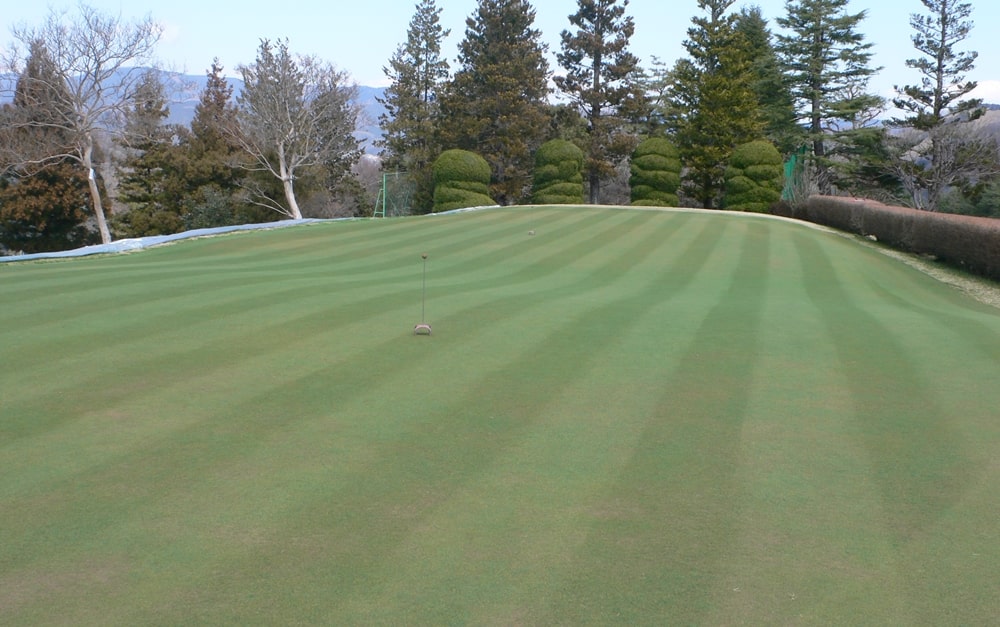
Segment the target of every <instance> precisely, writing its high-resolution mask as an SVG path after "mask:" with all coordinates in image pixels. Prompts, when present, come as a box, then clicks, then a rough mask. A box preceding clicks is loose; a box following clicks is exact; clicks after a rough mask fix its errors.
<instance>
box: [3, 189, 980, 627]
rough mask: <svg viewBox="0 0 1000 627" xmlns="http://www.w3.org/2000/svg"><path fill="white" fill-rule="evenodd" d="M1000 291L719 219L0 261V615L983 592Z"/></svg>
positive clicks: (516, 614) (587, 612) (522, 617)
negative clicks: (969, 292)
mask: <svg viewBox="0 0 1000 627" xmlns="http://www.w3.org/2000/svg"><path fill="white" fill-rule="evenodd" d="M529 232H533V233H531V234H529ZM422 253H427V254H428V259H427V266H426V268H427V275H426V303H425V305H426V321H427V322H428V323H429V324H431V325H432V327H433V334H432V335H429V336H428V335H414V334H413V327H414V325H415V324H417V323H418V322H421V305H422V303H421V288H422V269H423V261H422V259H421V254H422ZM998 313H1000V312H998V310H996V309H993V308H991V307H988V306H986V305H982V304H980V303H978V302H976V301H974V300H971V299H969V298H967V297H966V296H964V295H963V294H961V293H960V292H958V291H957V290H955V289H954V288H951V287H948V286H946V285H943V284H941V283H939V282H937V281H936V280H934V279H931V278H929V277H927V276H926V275H924V274H922V273H920V272H918V271H916V270H914V269H912V268H910V267H909V266H907V265H905V264H903V263H901V262H900V261H897V260H894V259H891V258H889V257H886V256H884V255H881V254H880V253H878V252H877V251H874V250H872V249H871V248H868V247H865V246H861V245H859V244H858V243H856V242H854V241H852V240H850V239H848V238H844V237H840V236H838V235H835V234H831V233H828V232H823V231H818V230H814V229H811V228H808V227H806V226H803V225H800V224H794V223H790V222H786V221H779V220H773V219H767V218H764V217H759V216H747V215H729V214H724V213H696V212H661V211H644V210H624V209H609V208H595V207H589V208H579V207H559V208H555V207H523V208H505V209H496V210H484V211H478V212H470V213H462V214H454V215H445V216H428V217H421V218H407V219H395V220H378V221H357V222H338V223H323V224H316V225H310V226H303V227H295V228H288V229H279V230H275V231H269V232H253V233H239V234H234V235H229V236H224V237H217V238H207V239H200V240H193V241H186V242H182V243H178V244H174V245H170V246H164V247H161V248H156V249H152V250H149V251H145V252H141V253H136V254H130V255H124V256H115V257H100V258H85V259H78V260H71V261H59V262H46V263H26V264H7V265H3V266H0V351H2V353H0V468H2V469H3V473H2V474H0V623H4V624H33V623H43V624H51V623H72V624H100V625H109V624H121V625H133V624H145V623H156V624H182V623H183V624H193V623H194V624H220V623H228V624H294V623H300V624H301V623H310V624H315V623H327V624H402V623H406V624H539V625H549V624H572V625H578V624H656V625H662V624H692V623H696V624H739V623H745V624H844V623H853V624H857V623H865V624H987V623H990V622H993V621H995V619H996V617H997V616H1000V596H998V595H997V589H996V573H997V572H998V570H1000V517H998V516H997V512H998V511H1000V491H998V490H997V485H1000V461H998V460H1000V421H998V420H997V415H998V409H997V408H998V407H1000V385H998V384H997V381H1000V315H998Z"/></svg>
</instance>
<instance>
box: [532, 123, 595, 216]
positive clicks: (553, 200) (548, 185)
mask: <svg viewBox="0 0 1000 627" xmlns="http://www.w3.org/2000/svg"><path fill="white" fill-rule="evenodd" d="M582 170H583V151H582V150H580V148H579V147H578V146H577V145H576V144H574V143H573V142H570V141H566V140H565V139H553V140H551V141H547V142H545V143H544V144H542V145H541V146H539V147H538V150H537V151H536V152H535V172H534V180H533V185H532V193H531V199H532V202H534V203H536V204H539V205H580V204H583V173H582Z"/></svg>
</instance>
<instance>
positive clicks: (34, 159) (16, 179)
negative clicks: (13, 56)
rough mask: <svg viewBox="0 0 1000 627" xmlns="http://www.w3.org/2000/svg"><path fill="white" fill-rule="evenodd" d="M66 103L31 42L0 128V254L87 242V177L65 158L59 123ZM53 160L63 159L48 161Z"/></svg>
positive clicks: (64, 89) (66, 138)
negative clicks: (1, 174)
mask: <svg viewBox="0 0 1000 627" xmlns="http://www.w3.org/2000/svg"><path fill="white" fill-rule="evenodd" d="M69 102H70V93H69V88H68V86H67V85H66V83H65V81H63V80H61V78H60V76H59V74H58V69H57V68H56V66H55V63H54V61H53V59H52V57H51V56H50V55H49V53H48V50H47V49H46V47H45V45H44V44H43V43H42V42H40V41H35V42H32V45H31V52H30V54H29V56H28V59H27V61H26V63H25V66H24V69H23V70H22V72H21V73H20V75H19V76H18V80H17V82H16V84H15V86H14V98H13V101H12V102H11V103H10V104H9V105H5V106H4V107H3V109H2V117H3V120H2V121H0V128H2V131H0V133H2V135H3V141H2V146H3V147H4V148H5V150H4V151H3V153H2V155H0V156H2V162H0V170H5V171H6V172H7V176H5V177H3V178H2V179H0V247H4V248H7V249H10V250H16V251H23V252H26V253H34V252H45V251H53V250H62V249H67V248H74V247H77V246H81V245H84V244H88V243H92V241H93V239H94V234H93V233H91V232H90V231H89V229H87V228H86V226H85V222H86V220H87V213H86V211H87V209H88V207H89V197H88V194H87V192H88V184H87V172H86V170H84V169H83V168H81V167H80V166H79V165H77V164H75V163H74V162H73V159H72V157H70V156H67V155H65V153H68V152H70V151H71V150H72V147H73V140H72V137H71V135H70V133H69V131H68V130H67V129H65V128H63V127H62V126H61V125H60V124H59V122H60V120H62V119H64V118H65V116H66V115H68V114H69V113H70V112H71V111H72V107H71V105H70V103H69ZM57 154H64V156H63V157H62V158H61V159H55V158H53V156H52V155H57ZM38 162H42V164H43V165H38Z"/></svg>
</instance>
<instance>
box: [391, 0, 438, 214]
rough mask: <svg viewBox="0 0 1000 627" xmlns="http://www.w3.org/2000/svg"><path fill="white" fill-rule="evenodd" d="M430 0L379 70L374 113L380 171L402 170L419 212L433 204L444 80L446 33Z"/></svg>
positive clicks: (424, 1) (420, 6)
mask: <svg viewBox="0 0 1000 627" xmlns="http://www.w3.org/2000/svg"><path fill="white" fill-rule="evenodd" d="M440 21H441V9H440V8H438V7H437V4H436V3H435V0H420V2H419V3H418V4H417V5H416V12H415V13H414V15H413V17H412V18H411V20H410V26H409V30H408V31H407V36H406V43H405V44H401V45H400V46H399V47H398V48H396V52H395V54H393V56H392V58H391V59H390V60H389V66H388V67H385V68H383V72H384V73H385V75H386V77H387V78H388V79H389V80H390V81H391V83H390V85H389V87H387V88H386V90H385V96H384V97H383V98H379V102H381V103H382V104H383V105H384V106H385V109H386V112H385V113H383V114H382V115H381V116H380V117H379V124H380V125H381V127H382V131H383V138H382V139H381V140H379V141H378V142H376V145H378V146H381V148H382V163H383V168H384V169H387V170H389V169H391V170H396V169H402V170H405V171H406V172H407V173H408V174H409V176H410V178H411V180H413V182H414V183H415V184H416V192H415V193H414V197H413V205H414V206H415V207H416V208H417V211H418V212H420V213H426V212H427V211H430V209H431V206H432V205H433V194H434V176H433V171H432V166H433V163H434V159H435V158H436V157H437V155H438V154H440V153H441V145H440V143H439V141H438V137H437V120H438V92H439V91H440V90H441V86H442V84H443V82H444V81H445V80H446V79H447V78H448V61H447V60H446V59H445V58H444V57H442V56H441V41H442V40H443V39H444V38H445V37H447V36H448V34H449V33H450V32H451V31H449V30H446V29H444V28H442V26H441V23H440Z"/></svg>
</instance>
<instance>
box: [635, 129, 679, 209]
mask: <svg viewBox="0 0 1000 627" xmlns="http://www.w3.org/2000/svg"><path fill="white" fill-rule="evenodd" d="M631 169H632V176H631V177H629V185H630V186H631V188H632V192H631V198H632V204H633V205H636V206H647V207H676V206H677V205H678V204H680V199H679V198H678V197H677V188H679V187H680V186H681V159H680V155H679V154H678V152H677V149H676V148H674V145H673V144H671V143H670V140H668V139H666V138H663V137H647V138H646V139H644V140H642V141H641V142H639V145H638V146H636V149H635V151H634V152H633V153H632V168H631Z"/></svg>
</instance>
